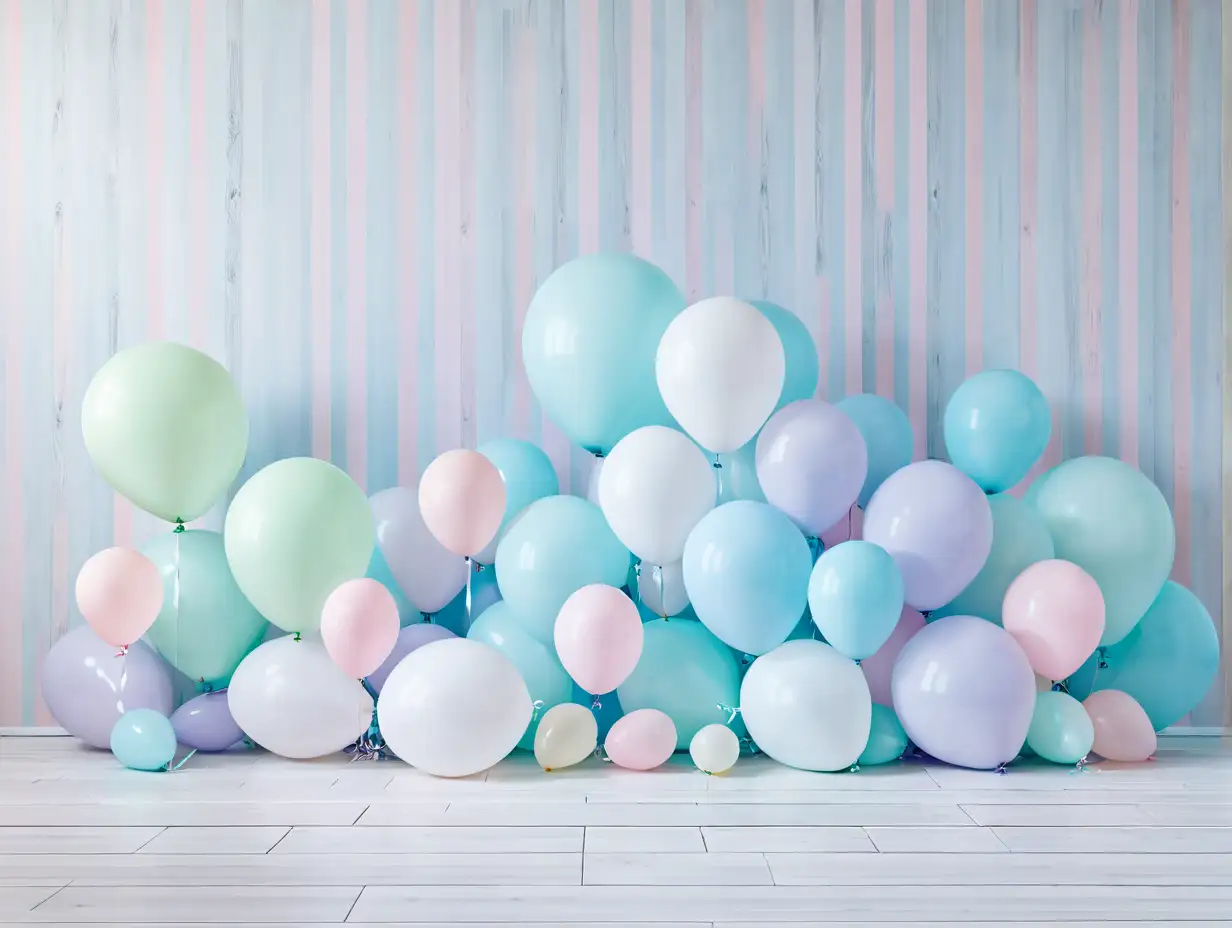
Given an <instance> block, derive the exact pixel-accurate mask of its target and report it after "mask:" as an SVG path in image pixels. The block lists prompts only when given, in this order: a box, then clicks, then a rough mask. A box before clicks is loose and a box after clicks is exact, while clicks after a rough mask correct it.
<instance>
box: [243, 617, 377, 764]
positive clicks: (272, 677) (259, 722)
mask: <svg viewBox="0 0 1232 928" xmlns="http://www.w3.org/2000/svg"><path fill="white" fill-rule="evenodd" d="M227 708H228V709H230V710H231V717H232V718H233V719H235V724H236V725H238V726H239V727H240V730H241V731H243V732H244V734H246V735H247V736H248V737H249V738H251V739H252V740H253V741H255V742H256V743H257V744H259V745H261V747H263V748H265V749H266V750H267V751H270V752H271V753H274V754H280V755H282V756H283V757H292V758H296V759H303V758H309V757H322V756H324V755H326V754H333V753H334V752H335V751H341V750H342V749H343V748H344V747H346V746H347V745H349V744H351V743H352V742H354V741H355V739H356V738H358V737H359V736H360V735H362V734H363V733H364V732H365V731H366V730H367V728H368V725H369V724H370V723H371V722H372V697H371V696H369V695H368V694H367V692H365V690H364V688H363V685H362V684H361V683H360V682H359V681H358V680H353V679H351V678H350V677H348V676H347V675H346V674H345V673H343V672H342V671H341V670H339V669H338V665H337V664H335V663H334V662H333V660H331V659H330V656H329V654H328V653H327V652H326V650H325V646H324V645H322V644H320V643H319V642H316V641H307V640H304V641H296V640H295V638H294V637H292V636H290V635H288V636H287V637H285V638H275V639H274V640H273V641H267V642H266V643H265V644H263V645H261V646H260V647H258V648H257V649H256V650H254V651H253V652H252V653H251V654H249V655H248V656H247V657H245V658H244V659H243V660H242V661H241V662H240V665H239V667H237V668H236V669H235V673H234V674H233V675H232V677H231V683H230V684H229V685H228V687H227Z"/></svg>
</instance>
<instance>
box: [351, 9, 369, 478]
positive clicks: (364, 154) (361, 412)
mask: <svg viewBox="0 0 1232 928" xmlns="http://www.w3.org/2000/svg"><path fill="white" fill-rule="evenodd" d="M347 13H348V19H347V27H346V29H347V32H346V43H347V46H346V108H347V109H346V112H347V129H348V131H347V142H346V195H347V209H346V236H347V250H346V255H347V275H346V287H347V298H346V308H347V324H346V359H347V362H346V364H347V423H346V436H347V452H346V463H347V472H348V473H349V474H350V475H351V479H352V480H354V481H355V482H356V483H357V484H359V488H360V489H361V490H364V491H365V492H366V491H367V488H368V353H367V347H368V265H367V254H368V253H367V247H368V134H367V131H366V129H367V123H368V0H347Z"/></svg>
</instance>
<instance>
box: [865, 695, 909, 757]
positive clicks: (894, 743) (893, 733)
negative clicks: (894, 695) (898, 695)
mask: <svg viewBox="0 0 1232 928" xmlns="http://www.w3.org/2000/svg"><path fill="white" fill-rule="evenodd" d="M906 750H907V733H906V732H905V731H903V726H902V724H901V723H900V722H899V721H898V716H897V715H895V714H894V710H893V709H891V708H890V707H889V706H882V705H879V704H877V703H873V720H872V723H871V725H870V726H869V732H868V744H866V745H865V746H864V751H863V753H862V754H860V759H859V760H857V761H856V764H857V765H858V766H860V767H875V766H877V765H878V764H888V763H890V761H895V760H898V759H899V758H900V757H902V756H903V753H904V752H905V751H906Z"/></svg>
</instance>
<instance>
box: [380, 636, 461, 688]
mask: <svg viewBox="0 0 1232 928" xmlns="http://www.w3.org/2000/svg"><path fill="white" fill-rule="evenodd" d="M457 637H458V636H457V635H455V634H454V633H453V632H451V631H450V630H449V629H447V628H445V627H444V626H443V625H437V624H435V623H432V622H419V623H417V624H415V625H408V626H407V627H406V628H404V629H402V631H400V632H398V641H397V642H396V643H395V644H394V649H393V650H392V651H390V652H389V657H387V658H385V663H383V664H382V665H381V666H380V667H378V668H377V669H376V670H374V671H373V672H372V673H370V674H368V685H369V686H371V687H372V689H373V690H374V691H375V692H377V693H380V692H381V687H383V686H384V685H385V681H386V680H388V679H389V675H390V674H391V673H393V669H394V668H395V667H397V666H398V664H399V662H400V661H401V660H402V658H404V657H406V656H407V655H408V654H410V653H411V652H412V651H416V650H418V649H419V648H422V647H423V646H424V645H425V644H431V643H432V642H433V641H443V640H444V639H446V638H457Z"/></svg>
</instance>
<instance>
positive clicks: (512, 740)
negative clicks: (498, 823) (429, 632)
mask: <svg viewBox="0 0 1232 928" xmlns="http://www.w3.org/2000/svg"><path fill="white" fill-rule="evenodd" d="M377 713H378V716H379V718H380V721H381V734H382V735H383V736H384V738H385V743H386V744H387V745H389V748H390V750H392V751H393V752H394V753H395V754H397V755H398V756H399V757H400V758H402V759H403V760H404V761H406V762H407V763H408V764H410V765H411V766H413V767H418V768H419V769H420V770H423V771H425V772H426V773H431V774H433V775H434V776H438V777H465V776H470V775H471V774H472V773H479V772H480V771H482V770H487V769H488V768H489V767H491V766H493V765H495V764H496V763H498V762H499V761H501V760H502V759H504V758H505V757H506V756H507V755H508V754H509V752H510V751H512V750H513V749H514V748H515V747H517V744H518V741H520V740H521V738H522V735H523V734H525V733H526V726H527V725H529V724H530V720H531V702H530V693H529V692H528V691H527V689H526V684H525V683H524V682H523V681H522V677H521V675H520V674H519V673H518V670H517V668H516V667H514V666H513V664H512V663H511V662H510V660H509V659H508V658H507V657H505V655H503V654H501V653H500V652H499V651H497V650H496V649H495V648H493V647H489V646H488V645H486V644H481V643H480V642H478V641H471V640H470V639H467V638H446V639H444V640H442V641H434V642H432V643H431V644H427V645H424V646H423V647H422V648H418V649H416V650H415V651H412V652H411V653H410V654H408V655H407V656H406V657H405V658H403V660H402V663H400V664H399V665H398V666H397V667H395V668H394V670H393V673H391V674H390V675H389V679H388V680H386V681H385V685H384V686H383V687H382V688H381V697H380V700H379V701H378V703H377Z"/></svg>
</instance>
